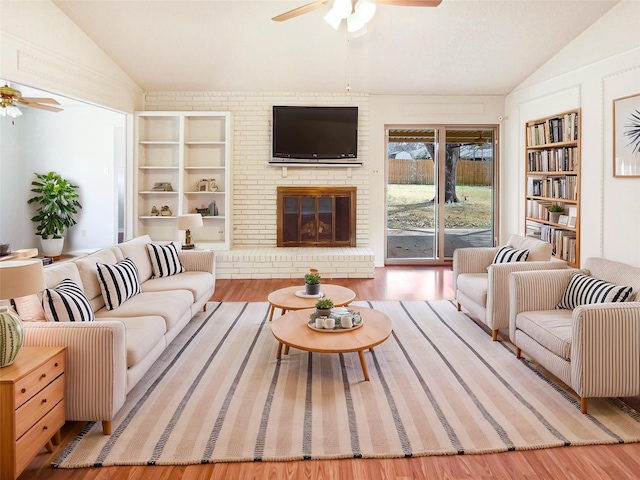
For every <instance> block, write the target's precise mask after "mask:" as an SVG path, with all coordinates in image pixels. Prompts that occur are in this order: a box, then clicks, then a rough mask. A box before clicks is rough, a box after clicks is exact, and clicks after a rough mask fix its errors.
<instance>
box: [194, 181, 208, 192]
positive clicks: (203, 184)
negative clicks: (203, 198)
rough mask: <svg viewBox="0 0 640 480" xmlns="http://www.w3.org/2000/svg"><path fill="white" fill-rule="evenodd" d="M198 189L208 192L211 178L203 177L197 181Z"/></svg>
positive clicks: (198, 190)
mask: <svg viewBox="0 0 640 480" xmlns="http://www.w3.org/2000/svg"><path fill="white" fill-rule="evenodd" d="M196 191H197V192H208V191H209V180H207V179H206V178H203V179H202V180H199V181H198V183H196Z"/></svg>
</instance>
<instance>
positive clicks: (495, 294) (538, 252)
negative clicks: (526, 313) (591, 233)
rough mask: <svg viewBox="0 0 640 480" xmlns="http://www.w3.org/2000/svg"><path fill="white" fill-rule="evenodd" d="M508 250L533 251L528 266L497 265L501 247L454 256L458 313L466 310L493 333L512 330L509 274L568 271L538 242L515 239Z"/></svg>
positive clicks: (462, 251)
mask: <svg viewBox="0 0 640 480" xmlns="http://www.w3.org/2000/svg"><path fill="white" fill-rule="evenodd" d="M507 246H510V247H512V248H515V249H517V250H529V257H528V259H527V261H526V262H512V263H499V264H494V263H492V262H493V259H494V257H495V255H496V253H497V252H498V250H499V249H500V247H470V248H458V249H456V250H455V251H454V252H453V290H454V295H455V299H456V301H457V303H458V310H461V309H462V307H464V308H465V309H466V310H467V311H469V313H471V314H472V315H473V316H474V317H476V318H477V319H478V320H480V321H482V322H483V323H485V324H486V325H487V326H488V327H489V328H490V329H491V331H492V338H493V341H496V340H497V339H498V331H499V330H500V329H507V328H508V327H509V274H510V273H511V272H517V271H524V270H552V269H561V268H562V269H564V268H567V264H566V262H564V261H562V260H557V259H552V258H551V252H552V249H553V247H552V245H551V244H550V243H548V242H544V241H542V240H538V239H535V238H529V237H523V236H522V235H511V237H510V238H509V240H508V242H507Z"/></svg>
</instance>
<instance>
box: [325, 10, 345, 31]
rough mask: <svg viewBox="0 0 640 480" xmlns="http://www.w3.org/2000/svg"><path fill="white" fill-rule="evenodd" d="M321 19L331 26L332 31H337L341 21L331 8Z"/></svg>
mask: <svg viewBox="0 0 640 480" xmlns="http://www.w3.org/2000/svg"><path fill="white" fill-rule="evenodd" d="M323 18H324V21H325V22H327V23H328V24H329V25H331V26H332V27H333V29H334V30H338V27H339V26H340V22H342V19H341V18H340V17H339V16H338V15H336V12H334V11H333V8H332V9H331V10H329V11H328V12H327V14H326V15H325V16H324V17H323Z"/></svg>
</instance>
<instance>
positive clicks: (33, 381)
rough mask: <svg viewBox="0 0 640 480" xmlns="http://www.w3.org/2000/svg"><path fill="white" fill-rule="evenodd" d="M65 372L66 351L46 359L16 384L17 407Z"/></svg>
mask: <svg viewBox="0 0 640 480" xmlns="http://www.w3.org/2000/svg"><path fill="white" fill-rule="evenodd" d="M62 372H64V352H60V353H59V354H58V355H56V356H55V357H52V358H51V359H50V360H48V361H46V362H45V363H43V364H42V365H40V366H39V367H38V368H36V369H35V370H33V371H32V372H31V373H29V375H25V376H24V377H23V378H21V379H20V380H18V381H17V382H16V384H15V396H16V397H15V398H16V403H15V407H16V408H18V407H19V406H20V405H22V404H23V403H24V402H26V401H27V400H29V399H30V398H31V397H33V396H34V395H35V394H36V393H38V392H39V391H40V390H42V389H43V388H44V387H46V386H47V385H49V383H51V382H52V381H53V380H55V378H56V377H58V376H59V375H60V374H61V373H62Z"/></svg>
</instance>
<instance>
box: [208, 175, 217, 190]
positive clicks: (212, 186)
mask: <svg viewBox="0 0 640 480" xmlns="http://www.w3.org/2000/svg"><path fill="white" fill-rule="evenodd" d="M209 191H210V192H217V191H218V185H216V179H215V178H210V179H209Z"/></svg>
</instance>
